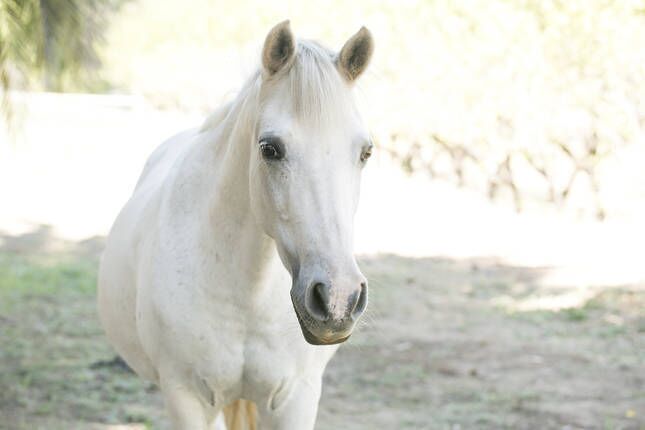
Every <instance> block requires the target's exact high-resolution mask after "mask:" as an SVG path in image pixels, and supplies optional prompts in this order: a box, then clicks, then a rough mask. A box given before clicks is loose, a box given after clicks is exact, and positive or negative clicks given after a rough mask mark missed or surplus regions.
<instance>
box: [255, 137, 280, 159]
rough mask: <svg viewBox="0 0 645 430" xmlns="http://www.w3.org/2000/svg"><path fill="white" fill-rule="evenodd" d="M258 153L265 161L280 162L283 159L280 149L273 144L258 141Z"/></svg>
mask: <svg viewBox="0 0 645 430" xmlns="http://www.w3.org/2000/svg"><path fill="white" fill-rule="evenodd" d="M260 152H261V153H262V157H263V158H264V159H265V160H280V159H281V158H282V157H283V154H282V151H281V150H280V147H279V146H278V145H277V144H276V143H274V142H268V141H260Z"/></svg>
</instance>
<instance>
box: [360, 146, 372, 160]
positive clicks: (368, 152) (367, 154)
mask: <svg viewBox="0 0 645 430" xmlns="http://www.w3.org/2000/svg"><path fill="white" fill-rule="evenodd" d="M371 156H372V145H370V146H368V147H367V148H365V149H363V152H361V161H362V162H363V163H364V162H366V161H367V159H368V158H370V157H371Z"/></svg>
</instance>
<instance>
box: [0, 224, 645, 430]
mask: <svg viewBox="0 0 645 430" xmlns="http://www.w3.org/2000/svg"><path fill="white" fill-rule="evenodd" d="M0 244H1V245H0V428H2V429H12V430H13V429H30V430H31V429H53V430H56V429H96V430H101V429H108V428H117V427H108V426H107V424H111V425H115V424H130V425H133V426H134V427H128V428H153V429H167V428H168V427H167V422H166V417H165V415H164V412H163V408H162V404H161V399H160V395H159V392H158V391H157V389H156V388H155V387H154V386H152V385H150V384H148V383H145V382H142V381H141V380H139V379H138V378H137V377H136V376H135V375H133V374H132V373H130V372H129V371H128V369H127V368H124V367H123V366H122V365H121V364H120V363H119V362H118V360H115V356H114V353H113V351H112V350H111V349H110V347H109V346H108V345H107V342H106V340H105V338H104V336H103V334H102V333H101V330H100V328H99V325H98V321H97V317H96V313H95V308H94V302H95V297H94V296H95V280H96V267H97V256H98V253H99V252H100V249H101V246H102V239H101V238H93V239H89V240H86V241H81V242H75V243H71V242H63V241H60V240H56V239H54V238H52V237H51V232H50V231H49V229H47V228H46V227H41V228H39V229H37V230H35V231H33V232H30V233H27V234H24V235H21V236H6V235H5V236H4V237H0ZM360 261H361V265H362V267H363V269H364V271H365V273H366V274H367V276H368V278H369V279H370V282H371V284H370V285H371V291H370V294H371V295H370V300H371V301H370V306H369V312H368V315H366V317H365V318H364V323H363V324H362V325H361V327H360V328H359V330H358V331H357V332H356V333H355V334H354V335H353V337H352V338H351V340H350V341H349V342H348V343H347V344H345V345H343V346H342V347H341V349H340V351H339V353H338V354H337V355H336V357H335V358H334V359H333V360H332V362H331V363H330V365H329V367H328V370H327V373H326V376H325V384H324V391H323V396H322V400H321V404H320V411H319V417H318V424H317V427H316V428H317V429H318V430H331V429H352V430H367V429H375V428H380V429H474V428H476V429H501V428H509V429H510V428H512V429H645V311H644V309H645V286H643V285H621V286H611V287H609V286H607V287H593V288H589V289H580V286H577V287H575V288H574V287H568V286H566V285H547V283H545V282H544V279H546V278H545V276H546V275H547V274H548V273H549V271H550V270H551V268H542V269H534V268H533V269H528V268H522V267H509V266H505V265H502V264H500V263H499V262H498V261H495V260H492V259H488V260H487V259H464V260H455V259H442V258H417V259H414V258H404V257H399V256H396V255H376V256H364V257H362V258H361V260H360ZM571 295H578V296H580V297H582V299H580V300H578V302H577V303H578V305H577V306H575V307H569V308H566V309H561V310H544V309H539V310H527V309H530V306H523V304H526V303H531V301H535V300H547V299H553V298H556V299H557V298H558V297H571Z"/></svg>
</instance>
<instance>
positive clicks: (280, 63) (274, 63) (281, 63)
mask: <svg viewBox="0 0 645 430" xmlns="http://www.w3.org/2000/svg"><path fill="white" fill-rule="evenodd" d="M295 53H296V40H295V38H294V36H293V33H292V32H291V27H290V25H289V20H286V21H282V22H281V23H280V24H278V25H276V26H275V27H273V28H272V29H271V31H270V32H269V34H268V35H267V38H266V40H265V41H264V48H263V49H262V65H263V66H264V70H266V71H267V73H268V75H269V76H272V75H275V74H276V73H278V72H279V71H280V70H283V69H285V68H287V67H289V66H290V65H291V62H292V61H293V59H294V57H295Z"/></svg>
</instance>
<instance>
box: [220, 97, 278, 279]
mask: <svg viewBox="0 0 645 430" xmlns="http://www.w3.org/2000/svg"><path fill="white" fill-rule="evenodd" d="M255 96H256V95H255V94H253V93H252V92H251V93H250V94H246V97H244V98H243V99H241V100H238V101H237V102H236V103H233V104H232V105H231V107H230V110H229V112H228V113H227V114H226V117H225V118H224V119H223V123H222V124H221V127H219V128H217V129H215V130H213V133H215V140H217V142H211V148H212V151H213V155H214V157H215V160H214V161H216V165H217V168H216V171H215V172H214V175H215V176H216V177H215V178H213V179H214V180H213V181H212V182H211V183H216V184H217V186H215V187H212V188H213V190H212V193H213V195H212V196H211V198H210V199H208V201H209V202H210V204H209V217H208V219H209V221H208V222H209V226H210V229H211V232H212V233H213V234H212V236H211V237H212V238H213V240H216V241H220V243H218V244H216V245H215V246H216V247H217V248H220V247H221V248H220V249H222V250H223V251H226V253H227V256H226V257H225V258H229V259H230V264H233V265H234V266H233V267H244V272H245V275H246V276H249V279H248V281H250V282H249V285H250V286H251V288H252V287H253V286H254V285H255V286H257V285H260V284H261V282H260V281H262V279H263V276H264V275H265V274H266V273H267V270H268V269H269V268H270V266H271V265H272V264H274V263H275V262H276V261H277V251H276V248H275V243H274V242H273V239H271V238H270V237H269V236H267V235H266V234H265V233H264V231H263V230H262V229H261V228H260V226H259V225H258V224H257V222H256V221H255V218H254V217H253V213H252V211H251V199H250V191H249V164H250V155H251V154H250V151H251V149H252V145H251V142H252V141H253V138H254V134H255V124H256V122H257V106H255V105H254V101H253V99H252V97H255ZM209 140H210V139H209ZM213 143H215V144H214V145H213Z"/></svg>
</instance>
